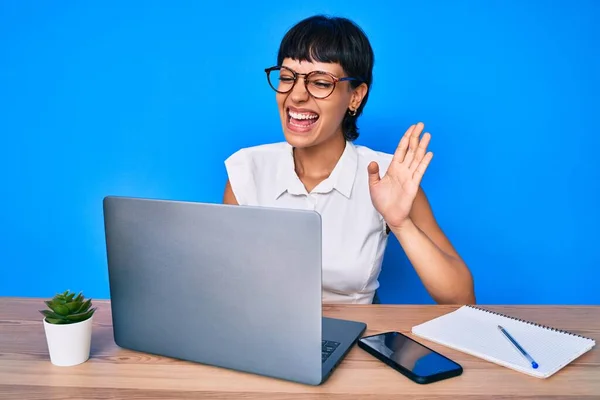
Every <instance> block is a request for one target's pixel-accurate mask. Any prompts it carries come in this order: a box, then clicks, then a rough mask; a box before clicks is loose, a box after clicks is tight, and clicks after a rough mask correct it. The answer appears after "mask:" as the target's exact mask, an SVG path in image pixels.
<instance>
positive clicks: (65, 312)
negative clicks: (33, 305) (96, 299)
mask: <svg viewBox="0 0 600 400" xmlns="http://www.w3.org/2000/svg"><path fill="white" fill-rule="evenodd" d="M44 303H46V305H47V306H48V308H49V310H40V313H42V315H43V316H44V317H46V321H47V322H48V323H51V324H74V323H77V322H81V321H85V320H86V319H88V318H90V317H91V316H92V315H93V314H94V311H96V309H95V308H91V307H92V299H87V300H86V299H85V298H84V296H83V294H82V293H81V292H80V293H79V294H78V295H77V296H75V293H73V292H70V291H69V290H67V291H65V292H64V293H58V294H57V295H55V296H54V297H53V298H52V300H46V301H44Z"/></svg>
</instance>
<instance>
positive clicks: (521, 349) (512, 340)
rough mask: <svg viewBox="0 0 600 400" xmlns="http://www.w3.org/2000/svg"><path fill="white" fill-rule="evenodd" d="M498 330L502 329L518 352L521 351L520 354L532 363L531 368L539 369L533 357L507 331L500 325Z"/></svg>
mask: <svg viewBox="0 0 600 400" xmlns="http://www.w3.org/2000/svg"><path fill="white" fill-rule="evenodd" d="M498 329H500V332H502V333H503V334H504V336H505V337H506V338H507V339H508V340H510V342H511V343H512V344H513V345H514V346H515V347H516V348H517V350H519V352H520V353H521V354H522V355H523V356H524V357H525V358H526V359H527V360H528V361H529V362H530V363H531V366H532V367H533V368H537V367H538V363H536V362H535V361H534V359H533V358H531V356H530V355H529V354H528V353H527V352H526V351H525V349H524V348H522V347H521V345H520V344H519V343H517V341H516V340H515V339H514V338H513V337H512V336H510V334H509V333H508V332H506V329H504V328H503V327H501V326H500V325H498Z"/></svg>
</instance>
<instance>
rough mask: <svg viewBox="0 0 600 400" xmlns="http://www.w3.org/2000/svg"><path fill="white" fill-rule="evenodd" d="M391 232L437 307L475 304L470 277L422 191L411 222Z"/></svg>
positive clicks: (418, 193) (409, 219) (416, 198)
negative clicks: (438, 304)
mask: <svg viewBox="0 0 600 400" xmlns="http://www.w3.org/2000/svg"><path fill="white" fill-rule="evenodd" d="M392 232H393V233H394V235H395V236H396V238H397V239H398V241H399V242H400V245H401V246H402V248H403V249H404V251H405V253H406V255H407V257H408V259H409V260H410V262H411V264H412V265H413V267H414V268H415V271H416V272H417V274H418V275H419V277H420V278H421V281H422V282H423V284H424V285H425V288H426V289H427V291H428V292H429V294H430V295H431V297H433V299H434V300H435V301H436V302H437V303H444V304H447V303H450V304H474V303H475V293H474V285H473V278H472V276H471V273H470V271H469V269H468V267H467V266H466V264H465V263H464V261H463V260H462V259H461V257H460V256H459V254H458V253H457V252H456V250H455V249H454V247H453V246H452V244H451V243H450V241H449V240H448V238H447V237H446V235H445V234H444V233H443V232H442V230H441V228H440V227H439V225H438V224H437V222H436V220H435V217H434V215H433V212H432V209H431V206H430V204H429V201H428V200H427V197H426V196H425V192H424V191H423V189H421V188H420V187H419V190H418V192H417V195H416V197H415V200H414V203H413V206H412V209H411V212H410V215H409V218H407V219H406V221H405V223H404V224H402V225H401V226H399V227H396V228H393V229H392Z"/></svg>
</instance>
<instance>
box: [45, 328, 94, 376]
mask: <svg viewBox="0 0 600 400" xmlns="http://www.w3.org/2000/svg"><path fill="white" fill-rule="evenodd" d="M93 318H94V316H92V317H90V318H88V319H86V320H85V321H81V322H77V323H75V324H50V323H48V322H46V319H44V331H45V332H46V341H47V342H48V352H49V353H50V361H51V362H52V364H54V365H58V366H60V367H70V366H73V365H78V364H81V363H84V362H86V361H87V360H88V359H89V358H90V345H91V342H92V319H93Z"/></svg>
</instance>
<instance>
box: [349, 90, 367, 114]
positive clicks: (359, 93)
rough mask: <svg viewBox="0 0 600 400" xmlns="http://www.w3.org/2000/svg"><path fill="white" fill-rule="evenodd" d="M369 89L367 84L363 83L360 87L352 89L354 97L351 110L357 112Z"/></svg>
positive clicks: (351, 101) (352, 96)
mask: <svg viewBox="0 0 600 400" xmlns="http://www.w3.org/2000/svg"><path fill="white" fill-rule="evenodd" d="M368 91H369V87H368V86H367V84H366V83H361V84H360V86H358V87H356V88H355V89H352V95H351V96H350V108H351V109H353V110H357V109H358V107H360V105H361V103H362V101H363V99H364V98H365V96H366V95H367V92H368Z"/></svg>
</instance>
